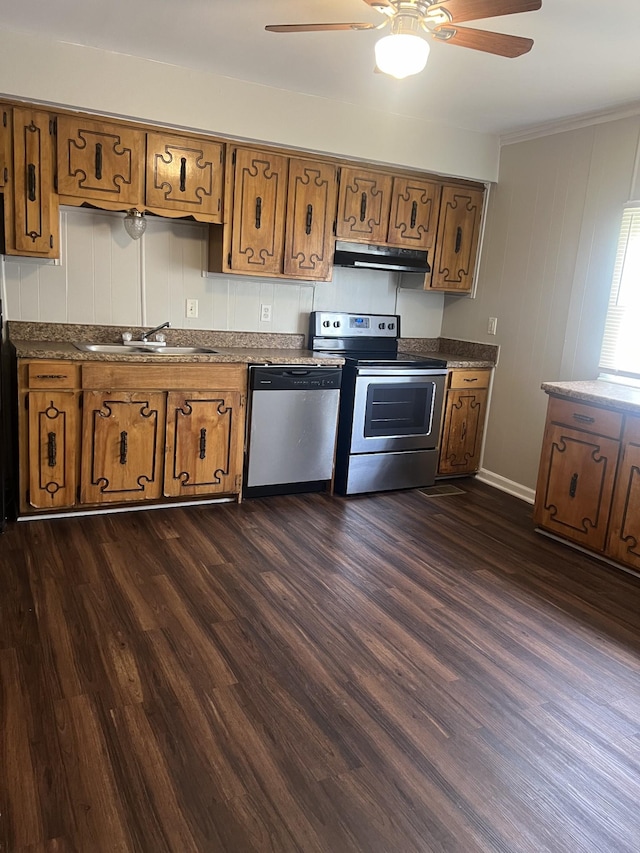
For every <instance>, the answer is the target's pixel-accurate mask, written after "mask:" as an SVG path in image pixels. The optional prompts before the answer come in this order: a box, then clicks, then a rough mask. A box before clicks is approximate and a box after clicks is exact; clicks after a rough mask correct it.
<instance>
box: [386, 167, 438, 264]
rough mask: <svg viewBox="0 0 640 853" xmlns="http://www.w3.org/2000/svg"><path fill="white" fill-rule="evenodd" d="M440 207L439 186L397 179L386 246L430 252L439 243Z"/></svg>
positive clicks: (395, 179)
mask: <svg viewBox="0 0 640 853" xmlns="http://www.w3.org/2000/svg"><path fill="white" fill-rule="evenodd" d="M439 206H440V186H439V185H438V184H436V183H433V182H432V181H421V180H418V179H417V178H416V179H413V178H394V179H393V192H392V195H391V215H390V217H389V234H388V236H387V242H388V243H390V244H391V245H392V246H404V247H411V248H414V249H431V248H432V247H433V244H434V243H435V239H436V228H437V225H438V211H439ZM429 261H430V262H431V261H432V258H431V257H430V258H429Z"/></svg>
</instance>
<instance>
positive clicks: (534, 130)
mask: <svg viewBox="0 0 640 853" xmlns="http://www.w3.org/2000/svg"><path fill="white" fill-rule="evenodd" d="M639 115H640V103H633V104H626V105H624V106H621V107H615V108H612V109H610V110H601V111H599V112H595V113H584V114H582V115H577V116H571V117H570V118H564V119H559V120H558V121H550V122H546V123H544V124H538V125H533V126H530V127H527V128H523V129H522V130H515V131H513V132H512V133H505V134H503V135H502V136H500V147H501V148H502V146H503V145H513V144H514V143H516V142H527V141H528V140H530V139H538V138H539V137H541V136H551V135H552V134H554V133H565V132H566V131H569V130H578V129H580V128H582V127H589V126H590V125H593V124H604V123H605V122H608V121H616V120H618V119H622V118H630V117H631V116H639Z"/></svg>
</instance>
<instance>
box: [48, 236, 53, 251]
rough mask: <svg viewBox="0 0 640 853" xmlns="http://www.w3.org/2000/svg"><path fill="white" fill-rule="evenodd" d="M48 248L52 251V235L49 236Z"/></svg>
mask: <svg viewBox="0 0 640 853" xmlns="http://www.w3.org/2000/svg"><path fill="white" fill-rule="evenodd" d="M49 248H50V249H53V234H49Z"/></svg>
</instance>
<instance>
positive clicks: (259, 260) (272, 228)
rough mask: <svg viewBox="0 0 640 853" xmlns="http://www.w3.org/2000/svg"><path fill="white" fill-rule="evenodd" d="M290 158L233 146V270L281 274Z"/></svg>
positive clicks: (231, 252)
mask: <svg viewBox="0 0 640 853" xmlns="http://www.w3.org/2000/svg"><path fill="white" fill-rule="evenodd" d="M288 165H289V159H288V158H287V157H283V156H281V155H279V154H272V153H271V152H269V151H258V150H255V149H250V148H236V149H235V151H234V153H233V156H232V167H233V203H232V206H233V212H232V221H231V249H230V253H229V257H228V259H227V263H228V266H229V268H230V269H231V270H233V271H234V272H245V273H249V274H252V273H256V274H258V275H261V274H262V275H264V274H271V275H281V274H282V264H283V255H284V219H285V210H286V202H287V174H288Z"/></svg>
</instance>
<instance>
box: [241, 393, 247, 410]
mask: <svg viewBox="0 0 640 853" xmlns="http://www.w3.org/2000/svg"><path fill="white" fill-rule="evenodd" d="M246 405H247V395H246V394H240V408H241V409H244V407H245V406H246Z"/></svg>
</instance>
